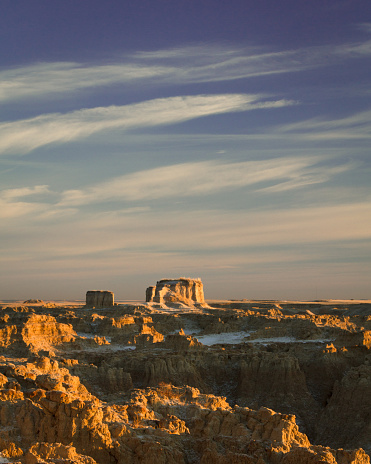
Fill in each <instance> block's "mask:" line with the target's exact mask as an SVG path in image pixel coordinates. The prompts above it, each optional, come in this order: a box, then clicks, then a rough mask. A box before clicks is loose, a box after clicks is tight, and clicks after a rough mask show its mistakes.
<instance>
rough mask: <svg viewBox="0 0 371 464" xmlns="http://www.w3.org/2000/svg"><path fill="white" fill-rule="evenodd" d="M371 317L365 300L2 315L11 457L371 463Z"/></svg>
mask: <svg viewBox="0 0 371 464" xmlns="http://www.w3.org/2000/svg"><path fill="white" fill-rule="evenodd" d="M370 320H371V305H366V304H362V305H357V304H356V303H351V304H345V303H342V304H339V303H331V304H330V303H321V302H317V303H313V304H305V303H300V304H299V303H289V302H257V301H255V302H241V301H240V302H226V303H223V304H219V306H218V307H216V305H215V306H214V307H211V306H205V307H198V309H197V310H194V309H193V308H188V309H187V307H185V305H184V306H182V305H180V306H179V307H178V309H174V307H170V308H168V307H167V306H163V307H159V306H158V305H153V306H151V305H119V306H113V307H110V308H102V309H99V308H98V309H95V310H94V311H91V310H90V309H88V308H86V307H84V306H82V305H80V306H75V307H57V306H56V305H55V306H53V307H51V306H46V305H45V306H44V307H42V306H37V307H36V306H31V307H27V306H19V307H5V306H3V307H0V350H1V352H0V453H1V454H0V461H2V460H5V461H8V462H12V463H17V464H41V463H44V464H45V463H49V464H52V463H53V464H72V463H81V464H94V463H97V464H103V463H104V464H106V463H107V464H111V463H112V464H140V463H144V464H155V463H156V464H157V463H164V464H171V463H172V464H180V463H182V464H199V463H201V464H208V463H210V464H211V463H212V464H233V463H236V464H240V463H242V464H291V463H292V464H294V463H295V464H296V463H300V464H319V463H322V464H323V463H328V464H330V463H331V464H369V463H370V460H369V456H368V455H367V454H366V453H371V445H370V440H369V437H370V433H371V429H370V417H371V401H370V398H371V346H370V343H369V340H370V332H369V330H370V329H371V327H370ZM1 458H3V459H1Z"/></svg>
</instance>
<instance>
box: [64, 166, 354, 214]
mask: <svg viewBox="0 0 371 464" xmlns="http://www.w3.org/2000/svg"><path fill="white" fill-rule="evenodd" d="M317 162H318V159H317V158H315V157H312V158H310V157H306V158H304V157H302V158H294V157H292V158H290V157H286V158H278V159H271V160H262V161H243V162H236V163H228V162H223V161H202V162H193V163H182V164H175V165H171V166H164V167H159V168H154V169H149V170H145V171H139V172H136V173H132V174H127V175H123V176H119V177H115V178H112V179H110V180H108V181H106V182H103V183H101V184H98V185H95V186H94V187H88V188H86V189H83V190H68V191H65V192H64V193H63V195H62V200H61V202H60V205H63V206H77V205H84V204H89V203H96V202H104V201H108V200H119V199H124V200H126V201H137V200H155V199H159V198H173V197H187V196H199V195H206V194H212V193H217V192H219V191H222V190H225V189H237V188H240V187H244V186H248V185H253V184H259V183H261V182H269V183H272V182H273V183H274V186H269V187H266V188H265V189H264V188H261V191H262V192H264V191H266V192H269V190H271V191H272V192H273V191H283V190H289V189H293V188H298V187H302V186H304V185H308V184H313V183H321V182H325V181H327V180H329V178H330V177H332V176H333V175H335V174H337V173H339V172H343V171H346V170H349V169H351V167H352V166H351V165H344V166H340V167H336V168H331V167H326V166H321V167H318V166H315V164H316V163H317ZM277 183H278V185H277Z"/></svg>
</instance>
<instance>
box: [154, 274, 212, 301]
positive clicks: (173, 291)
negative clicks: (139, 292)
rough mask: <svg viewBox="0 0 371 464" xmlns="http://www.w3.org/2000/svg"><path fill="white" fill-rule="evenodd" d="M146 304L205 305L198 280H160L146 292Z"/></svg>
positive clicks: (200, 283)
mask: <svg viewBox="0 0 371 464" xmlns="http://www.w3.org/2000/svg"><path fill="white" fill-rule="evenodd" d="M146 302H148V303H159V304H165V305H167V304H170V305H172V304H176V303H180V304H184V305H186V306H194V305H195V304H199V305H202V304H205V297H204V290H203V285H202V282H201V280H200V279H189V278H185V277H181V278H179V279H162V280H159V281H158V282H157V283H156V286H154V287H148V288H147V290H146Z"/></svg>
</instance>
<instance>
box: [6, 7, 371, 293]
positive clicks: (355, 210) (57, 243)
mask: <svg viewBox="0 0 371 464" xmlns="http://www.w3.org/2000/svg"><path fill="white" fill-rule="evenodd" d="M0 41H1V45H2V46H1V47H0V102H1V110H0V218H1V222H0V224H1V225H0V242H1V263H2V265H1V278H0V282H1V284H0V290H1V294H0V298H1V299H25V298H43V299H53V298H54V299H61V298H67V299H75V298H76V299H83V298H84V295H85V292H86V291H87V290H90V289H107V290H111V291H114V292H115V295H116V298H119V299H143V298H144V291H145V288H146V287H147V286H149V285H152V284H154V283H155V282H156V280H158V279H160V278H163V277H180V276H190V277H201V278H202V280H203V282H204V287H205V295H206V297H207V298H236V299H237V298H252V299H264V298H267V299H273V298H277V299H296V298H300V299H319V298H340V299H341V298H370V276H371V269H370V268H371V266H370V258H371V247H370V243H371V240H370V239H371V192H370V173H371V170H370V146H371V89H370V74H371V73H370V71H371V5H370V2H369V1H368V0H364V1H361V0H352V1H351V0H348V1H343V0H327V1H324V0H321V1H316V0H313V1H311V2H304V1H303V2H297V1H296V2H294V1H291V0H290V1H289V0H284V1H281V2H277V1H273V0H262V1H260V2H255V1H254V2H253V1H248V0H244V1H242V0H241V1H238V0H230V1H228V2H227V1H221V2H211V1H206V0H199V1H197V2H196V1H193V0H188V1H176V2H170V1H164V0H159V1H156V2H153V1H148V0H146V1H138V2H128V1H124V0H122V1H119V0H116V1H113V0H111V1H104V2H103V1H101V0H100V1H97V0H89V2H86V1H83V0H73V1H72V0H64V1H63V2H60V1H57V0H54V1H53V0H48V1H46V0H45V1H41V0H40V1H39V0H27V1H26V0H17V2H11V1H8V0H4V1H3V2H2V3H1V5H0Z"/></svg>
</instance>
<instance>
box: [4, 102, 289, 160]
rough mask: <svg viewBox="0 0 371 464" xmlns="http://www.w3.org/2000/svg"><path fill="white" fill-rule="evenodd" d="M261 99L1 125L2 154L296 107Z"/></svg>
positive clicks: (146, 105)
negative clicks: (105, 133)
mask: <svg viewBox="0 0 371 464" xmlns="http://www.w3.org/2000/svg"><path fill="white" fill-rule="evenodd" d="M261 98H262V96H260V95H247V94H221V95H193V96H179V97H170V98H159V99H155V100H149V101H144V102H141V103H135V104H132V105H124V106H108V107H98V108H91V109H81V110H78V111H73V112H70V113H65V114H61V113H51V114H44V115H41V116H37V117H35V118H30V119H23V120H19V121H14V122H5V123H0V153H16V154H24V153H28V152H30V151H32V150H34V149H35V148H38V147H42V146H44V145H48V144H50V143H63V142H69V141H72V140H78V139H83V138H85V137H88V136H89V135H92V134H94V133H96V132H100V131H105V130H113V129H117V128H120V129H123V130H129V129H134V128H142V127H150V126H159V125H166V124H176V123H179V122H182V121H187V120H189V119H194V118H199V117H202V116H208V115H215V114H222V113H229V112H235V111H248V110H254V109H259V108H277V107H282V106H288V105H292V104H295V102H293V101H288V100H276V101H264V100H262V99H261Z"/></svg>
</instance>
